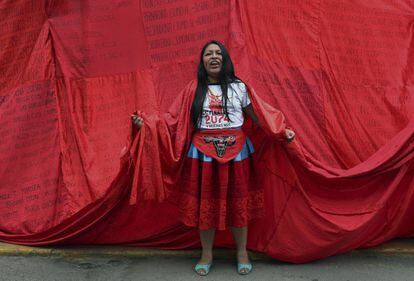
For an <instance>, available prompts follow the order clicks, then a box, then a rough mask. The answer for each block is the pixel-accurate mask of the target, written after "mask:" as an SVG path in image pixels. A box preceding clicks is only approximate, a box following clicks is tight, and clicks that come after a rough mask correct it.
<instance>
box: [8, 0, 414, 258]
mask: <svg viewBox="0 0 414 281" xmlns="http://www.w3.org/2000/svg"><path fill="white" fill-rule="evenodd" d="M0 21H1V27H2V28H1V34H0V38H1V39H0V40H1V44H0V124H1V128H0V160H1V161H0V214H1V216H0V240H1V241H4V242H9V243H18V244H26V245H47V244H128V245H136V246H143V247H158V248H166V249H185V248H193V247H199V240H198V233H197V231H195V230H193V229H190V228H187V227H184V226H182V225H181V224H180V223H179V222H178V220H177V217H178V211H177V208H176V207H175V206H174V205H173V204H171V203H169V202H168V200H161V201H162V202H159V201H158V200H147V199H146V198H145V197H146V196H148V197H147V198H158V199H163V198H167V197H168V192H169V190H170V188H172V187H173V185H174V184H176V183H177V180H178V178H177V176H178V174H179V173H178V171H179V170H180V168H181V165H182V161H181V159H182V157H183V155H185V153H186V148H187V145H188V139H189V135H190V134H191V132H190V131H189V130H188V126H187V125H188V120H189V116H188V114H189V112H188V111H186V110H177V109H180V108H182V109H184V108H188V106H189V103H190V98H187V99H184V98H183V96H182V95H184V93H186V91H187V92H191V91H190V89H191V87H193V86H191V84H190V85H189V86H187V85H188V81H191V80H193V79H194V78H195V75H196V74H195V73H196V66H197V60H198V56H199V51H200V49H201V47H202V45H203V44H204V43H205V42H206V41H208V40H210V39H213V37H214V39H217V40H220V41H223V42H224V43H225V45H226V46H227V47H228V48H229V51H230V54H231V56H232V59H233V61H234V64H235V69H236V74H237V75H238V76H239V77H240V78H241V79H242V80H243V81H244V82H246V84H247V85H249V86H250V87H251V89H250V90H251V91H255V92H254V93H253V94H252V95H253V96H254V97H253V100H252V102H253V105H254V108H255V111H257V114H258V115H259V119H260V120H261V122H262V129H258V128H255V127H253V126H251V124H246V126H245V130H246V132H247V133H248V135H250V136H253V142H254V145H255V149H256V152H257V153H258V154H259V155H260V157H259V159H260V161H259V163H257V165H258V166H259V167H263V168H261V169H259V170H260V172H261V173H262V178H263V179H264V181H265V183H264V188H265V194H266V199H265V200H266V201H265V212H266V216H265V217H264V218H262V219H259V220H256V221H254V222H252V224H251V225H250V228H249V242H248V247H249V248H250V249H252V250H257V251H261V252H264V253H266V254H268V255H270V256H272V257H274V258H276V259H280V260H284V261H290V262H306V261H310V260H314V259H318V258H323V257H326V256H330V255H334V254H338V253H342V252H346V251H349V250H352V249H355V248H359V247H371V246H374V245H378V244H380V243H382V242H384V241H387V240H389V239H392V238H394V237H403V236H404V237H410V236H413V234H414V221H413V219H412V217H413V215H414V204H413V202H414V164H413V157H414V156H413V155H414V141H413V140H414V118H413V116H414V94H413V91H414V86H413V81H414V74H413V71H414V63H413V62H414V47H413V42H414V40H413V28H414V27H413V22H414V3H413V2H412V1H410V0H401V1H397V2H396V1H388V0H373V1H369V3H368V2H367V1H363V0H355V1H350V2H344V1H339V0H329V1H328V0H321V1H277V2H275V1H265V0H259V1H247V0H239V1H236V0H203V1H192V0H191V1H190V0H181V1H164V0H142V1H139V0H125V1H109V0H103V1H97V0H87V1H78V2H77V1H67V0H45V1H29V0H16V1H3V2H2V3H0ZM187 87H190V88H187ZM253 89H254V90H253ZM180 101H181V102H182V101H184V102H182V103H180ZM171 108H175V109H176V110H175V111H174V112H173V111H171ZM136 109H138V110H142V111H144V112H145V113H146V118H145V126H144V128H143V130H142V131H141V132H140V134H139V135H137V136H136V137H134V138H133V139H132V138H130V139H129V142H128V141H126V140H127V139H128V138H129V137H130V136H131V127H130V114H131V113H132V112H133V111H134V110H136ZM275 109H279V110H281V111H282V112H283V113H284V115H285V118H286V122H287V124H288V125H289V126H290V127H292V128H294V130H295V132H296V134H297V140H296V141H295V142H294V143H291V144H289V145H285V144H284V143H283V142H280V141H275V139H274V133H275V132H276V131H277V130H278V126H276V125H275V124H277V122H275V120H277V119H275V118H274V116H272V114H269V112H273V111H274V110H275ZM274 112H276V111H274ZM180 120H181V121H180ZM183 120H186V121H183ZM177 132H178V133H177ZM272 134H273V137H272ZM146 142H147V143H151V145H144V144H145V143H146ZM130 145H131V146H130ZM128 148H129V149H128ZM127 151H128V152H129V153H127ZM160 151H162V152H163V153H159V152H160ZM165 152H169V153H165ZM129 155H131V156H132V157H129ZM150 155H152V156H153V157H152V156H151V157H150ZM144 159H147V160H145V161H144ZM148 163H149V164H148ZM130 203H134V204H130ZM232 245H233V242H232V240H231V237H230V235H229V233H228V232H220V233H219V234H218V236H217V239H216V246H222V247H231V246H232Z"/></svg>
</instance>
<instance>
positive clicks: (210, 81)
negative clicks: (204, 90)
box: [207, 76, 219, 83]
mask: <svg viewBox="0 0 414 281" xmlns="http://www.w3.org/2000/svg"><path fill="white" fill-rule="evenodd" d="M207 80H208V83H218V82H219V80H218V79H217V78H216V77H213V76H208V77H207Z"/></svg>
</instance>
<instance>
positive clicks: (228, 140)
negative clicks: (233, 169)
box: [203, 136, 236, 158]
mask: <svg viewBox="0 0 414 281" xmlns="http://www.w3.org/2000/svg"><path fill="white" fill-rule="evenodd" d="M203 139H204V142H205V143H211V142H212V143H213V145H214V148H215V149H216V153H217V156H218V157H220V158H222V157H223V155H224V153H226V149H227V147H229V146H232V145H234V144H235V143H236V136H217V137H209V136H205V137H203Z"/></svg>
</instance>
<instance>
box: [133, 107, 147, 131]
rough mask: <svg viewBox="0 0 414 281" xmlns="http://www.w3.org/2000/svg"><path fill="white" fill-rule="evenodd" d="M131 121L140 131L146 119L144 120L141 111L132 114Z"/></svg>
mask: <svg viewBox="0 0 414 281" xmlns="http://www.w3.org/2000/svg"><path fill="white" fill-rule="evenodd" d="M131 121H132V123H134V125H135V126H137V128H138V130H139V129H141V126H142V124H143V123H144V119H143V118H142V112H141V111H135V112H134V113H132V114H131Z"/></svg>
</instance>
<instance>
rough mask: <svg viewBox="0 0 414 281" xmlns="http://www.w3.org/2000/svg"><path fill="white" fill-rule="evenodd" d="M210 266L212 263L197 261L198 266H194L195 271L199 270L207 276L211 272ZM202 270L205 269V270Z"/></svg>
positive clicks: (200, 273) (199, 272) (198, 271)
mask: <svg viewBox="0 0 414 281" xmlns="http://www.w3.org/2000/svg"><path fill="white" fill-rule="evenodd" d="M210 267H211V263H208V264H201V263H197V264H196V266H195V267H194V270H195V272H197V274H198V275H200V276H206V275H207V274H208V273H209V272H210ZM200 270H204V272H203V271H200Z"/></svg>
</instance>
